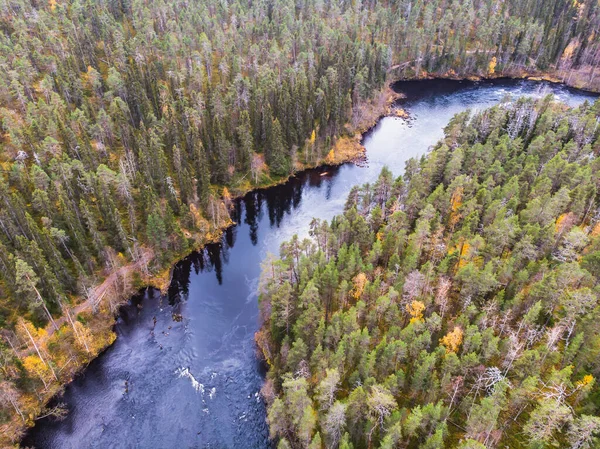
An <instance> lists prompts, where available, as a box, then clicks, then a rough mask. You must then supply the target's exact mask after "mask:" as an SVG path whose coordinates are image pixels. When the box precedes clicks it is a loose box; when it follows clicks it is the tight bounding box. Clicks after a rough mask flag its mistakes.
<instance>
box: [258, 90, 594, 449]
mask: <svg viewBox="0 0 600 449" xmlns="http://www.w3.org/2000/svg"><path fill="white" fill-rule="evenodd" d="M598 117H600V101H597V102H596V103H595V104H594V105H590V104H589V103H586V104H584V105H583V106H581V107H580V108H578V109H568V108H567V107H566V106H564V105H562V104H560V103H554V102H553V100H552V99H551V98H550V97H546V98H545V99H543V100H539V101H534V100H531V99H519V100H517V101H508V102H504V103H501V104H499V105H497V106H494V107H492V108H491V109H487V110H485V111H483V112H479V113H477V114H475V115H470V114H469V112H465V113H461V114H458V115H456V116H455V117H454V118H453V119H452V121H451V122H450V123H449V124H448V126H447V127H446V128H445V130H444V131H445V137H444V139H443V140H442V141H440V142H439V143H438V144H437V145H436V146H435V148H434V149H433V150H432V151H431V152H430V153H428V154H427V155H426V156H423V158H422V159H420V160H415V159H412V160H410V161H409V162H408V163H407V167H406V172H405V174H404V175H403V176H400V177H398V178H395V179H394V177H393V176H392V173H391V172H390V171H389V170H388V169H384V170H383V171H382V172H381V174H380V176H379V179H378V180H377V182H375V183H374V184H372V185H364V186H362V187H355V188H354V189H353V190H352V192H351V194H350V195H349V197H348V199H347V202H346V205H345V211H344V213H343V215H340V216H337V217H335V218H334V219H333V220H332V221H331V223H327V222H324V221H319V220H314V221H313V222H312V224H311V229H310V238H306V239H303V240H300V239H298V238H297V237H294V238H293V239H292V240H290V241H288V242H286V243H284V244H282V246H281V258H280V259H275V258H273V257H271V258H270V259H267V260H266V261H265V262H264V265H263V272H262V277H261V286H260V291H261V297H260V308H261V316H262V319H263V322H264V324H263V327H262V328H261V330H260V332H259V333H258V334H257V335H256V341H257V342H258V344H259V346H260V348H261V350H262V353H263V354H264V357H265V359H266V361H267V363H268V364H269V368H270V369H269V374H268V378H267V383H266V384H265V386H264V387H263V395H264V396H265V398H266V399H267V401H268V404H269V411H268V422H269V426H270V432H271V436H272V437H273V438H274V439H276V441H278V445H277V448H278V449H287V448H309V449H320V448H323V447H327V448H340V449H349V448H354V449H362V448H381V449H384V448H386V449H387V448H421V449H434V448H435V449H442V448H460V449H484V448H505V447H506V448H514V449H517V448H536V449H542V448H551V447H561V448H578V449H592V448H597V447H599V445H600V388H599V387H598V383H597V380H596V379H597V378H598V376H600V324H599V323H600V302H599V299H600V283H599V280H600V208H599V205H598V200H599V197H598V189H599V187H600V184H599V180H600V158H599V157H598V150H599V148H600V133H599V130H598Z"/></svg>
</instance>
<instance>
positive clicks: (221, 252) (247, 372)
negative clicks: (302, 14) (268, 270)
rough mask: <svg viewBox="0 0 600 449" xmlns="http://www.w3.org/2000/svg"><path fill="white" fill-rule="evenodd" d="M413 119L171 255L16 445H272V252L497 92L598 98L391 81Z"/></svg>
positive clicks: (52, 448) (61, 448)
mask: <svg viewBox="0 0 600 449" xmlns="http://www.w3.org/2000/svg"><path fill="white" fill-rule="evenodd" d="M394 87H395V89H397V90H398V91H402V92H404V93H405V94H406V99H405V100H403V101H402V103H403V107H404V108H405V109H407V110H408V111H409V113H410V115H411V120H409V121H405V120H403V119H400V118H392V117H388V118H384V119H382V120H381V121H380V122H379V123H378V124H377V126H376V127H375V128H374V129H373V130H371V131H370V132H369V133H368V134H367V135H366V136H365V139H364V145H365V147H366V149H367V158H368V164H367V165H366V166H364V167H358V166H355V165H352V164H347V165H343V166H341V167H337V168H321V169H317V170H310V171H307V172H305V173H302V174H300V175H299V176H298V177H296V178H294V179H292V180H290V181H289V182H288V183H286V184H285V185H281V186H277V187H273V188H270V189H266V190H261V191H258V192H254V193H250V194H248V195H247V196H246V197H245V198H244V199H242V200H240V201H238V202H237V203H236V207H235V211H234V215H235V216H234V219H235V220H236V221H237V222H238V224H237V225H236V226H234V227H232V228H230V229H229V230H228V231H227V232H226V233H225V235H224V236H223V240H222V242H221V243H220V244H215V245H209V246H208V247H207V248H205V249H204V250H203V251H201V252H199V253H195V254H192V255H190V256H189V257H187V258H186V259H184V260H182V261H181V262H179V263H178V264H177V265H176V267H175V269H174V274H173V281H172V284H171V286H170V288H169V292H168V295H166V296H161V295H160V294H159V292H157V291H155V290H152V289H150V290H147V291H146V292H144V293H143V294H142V295H139V296H137V297H135V298H133V299H132V301H131V304H130V305H129V306H128V307H125V308H124V309H123V313H122V314H121V316H120V318H119V320H118V323H117V325H116V332H117V334H118V338H117V340H116V342H115V343H114V344H113V345H112V347H110V348H109V349H108V350H107V351H106V352H104V353H103V354H102V355H101V356H100V357H98V358H97V359H96V360H95V361H93V362H92V363H91V365H90V366H89V367H88V368H87V369H86V370H85V372H84V373H82V375H80V376H79V377H78V378H77V379H76V380H75V381H74V382H73V383H72V384H71V385H69V386H68V387H67V389H66V392H65V394H64V398H62V399H61V401H62V402H65V403H66V404H67V406H68V408H69V415H68V417H67V418H66V419H65V420H64V421H62V422H54V421H51V420H49V419H44V420H41V421H39V422H38V424H37V425H36V427H35V428H34V429H32V430H31V431H30V432H29V434H28V435H27V437H26V439H25V440H24V442H23V444H24V445H28V446H31V447H34V446H35V447H37V448H47V449H70V448H73V449H85V448H103V449H105V448H161V449H168V448H215V449H230V448H231V449H233V448H235V449H259V448H261V449H266V448H269V447H270V446H269V440H268V428H267V425H266V423H265V407H264V404H263V403H262V401H261V399H260V397H259V394H258V392H259V390H260V387H261V384H262V381H263V377H264V372H263V370H262V367H261V365H260V363H259V362H258V361H257V358H256V352H255V351H256V349H255V346H254V341H253V336H254V333H255V332H256V330H257V329H258V326H259V323H258V304H257V297H256V289H257V284H258V276H259V274H260V264H261V261H262V260H263V259H264V258H265V256H266V254H267V253H268V252H271V253H277V252H278V249H279V245H280V244H281V243H282V242H283V241H284V240H286V239H288V238H290V237H291V236H292V235H293V234H295V233H297V234H300V235H303V236H304V235H306V234H307V233H308V227H309V223H310V221H311V220H312V218H313V217H318V218H322V219H331V218H332V217H333V216H334V215H336V214H338V213H340V212H341V211H342V210H343V205H344V203H345V200H346V196H347V194H348V192H349V191H350V189H351V187H352V186H354V185H357V184H363V183H365V182H373V181H374V180H375V179H376V178H377V175H378V174H379V172H380V170H381V168H382V167H383V166H384V165H387V166H388V167H389V168H390V169H391V170H392V172H393V173H394V174H395V175H400V174H402V172H403V170H404V166H405V163H406V161H407V160H408V159H409V158H411V157H415V156H420V155H422V154H424V153H426V152H427V150H428V148H429V147H430V146H432V145H434V144H435V143H436V142H437V140H439V139H440V138H441V137H442V135H443V127H444V126H445V125H446V124H447V123H448V121H449V120H450V118H451V117H452V116H453V115H454V114H456V113H458V112H462V111H464V110H466V109H468V108H470V109H480V108H483V107H486V106H489V105H492V104H494V103H497V102H498V101H499V100H501V99H502V98H503V97H504V96H505V95H512V96H520V95H530V96H536V97H539V96H543V95H546V94H548V93H553V94H554V95H556V97H557V98H558V99H559V100H561V101H564V102H567V103H568V104H570V105H578V104H580V103H582V102H584V101H586V100H590V101H593V100H594V99H595V96H593V95H591V94H587V93H584V92H581V91H577V90H574V89H569V88H566V87H564V86H561V85H554V84H549V83H543V82H531V81H509V80H500V81H493V82H482V83H473V82H456V81H439V80H436V81H419V82H402V83H397V84H396V85H395V86H394Z"/></svg>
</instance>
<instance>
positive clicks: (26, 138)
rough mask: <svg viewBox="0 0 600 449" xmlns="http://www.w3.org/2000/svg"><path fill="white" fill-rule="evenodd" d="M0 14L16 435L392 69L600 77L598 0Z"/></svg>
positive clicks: (348, 139) (364, 114)
mask: <svg viewBox="0 0 600 449" xmlns="http://www.w3.org/2000/svg"><path fill="white" fill-rule="evenodd" d="M0 29H1V30H2V32H1V33H0V37H1V39H0V47H1V51H0V59H1V61H0V62H1V63H0V74H1V75H2V76H0V205H1V207H0V337H1V338H0V357H1V358H0V362H1V365H0V445H2V446H10V445H16V444H18V440H19V438H20V436H21V434H22V432H23V430H24V429H25V428H26V426H27V425H30V424H32V423H33V422H34V421H35V419H36V417H38V416H43V415H46V414H51V415H56V416H60V415H62V414H63V413H64V410H62V409H60V408H56V409H53V410H47V409H46V408H45V404H46V403H47V400H48V398H50V397H52V396H54V395H55V394H56V393H57V392H58V391H59V390H60V389H61V388H62V385H63V384H64V383H65V382H66V381H68V380H70V379H72V378H73V376H74V373H76V372H78V370H79V368H80V367H81V366H84V365H85V364H86V363H88V362H89V360H91V359H93V358H94V357H95V356H96V355H97V354H98V353H99V352H101V351H102V350H103V349H104V348H105V347H107V346H108V345H109V344H110V343H112V341H114V338H115V337H114V332H113V331H112V323H113V322H114V314H115V313H116V310H117V308H118V305H119V304H120V303H121V301H123V300H126V299H127V297H129V294H130V293H131V292H135V291H138V290H139V289H140V288H141V287H142V286H144V285H148V284H150V285H155V286H156V287H158V288H163V289H164V288H165V286H166V285H167V283H168V282H169V273H170V266H171V265H172V263H173V262H174V261H176V260H179V259H180V258H182V257H183V256H184V255H185V254H188V253H189V252H190V251H192V250H193V249H195V248H198V247H200V246H201V245H203V244H206V243H207V242H210V241H215V240H218V239H219V237H220V232H221V229H222V228H224V227H227V226H230V225H231V219H230V216H229V213H228V208H229V206H230V205H231V203H232V201H233V198H235V197H238V196H240V195H241V194H243V193H245V192H247V191H250V190H251V189H253V188H260V187H266V186H269V185H273V184H276V183H279V182H283V181H284V180H285V179H287V178H288V176H289V175H291V174H293V173H294V172H297V171H298V170H302V169H305V168H308V167H314V166H317V165H319V164H321V163H325V164H338V163H342V162H344V161H346V160H351V159H353V158H356V157H358V156H359V155H360V153H361V152H362V148H361V145H360V136H361V135H362V132H363V131H366V130H367V129H369V128H370V127H371V126H372V125H374V124H375V123H376V119H377V118H378V117H379V116H380V115H381V114H382V111H384V112H385V109H386V107H387V101H388V99H389V95H391V92H390V90H389V88H388V87H386V83H387V82H388V80H390V79H394V80H398V79H420V78H428V77H434V76H436V75H439V77H441V78H467V77H468V76H477V77H484V78H485V77H496V76H499V75H500V74H503V75H515V76H517V75H518V76H519V77H520V76H522V75H525V74H535V75H538V74H539V73H546V74H548V75H547V76H548V77H549V78H552V79H554V78H556V79H560V80H563V81H565V82H566V83H567V84H573V85H581V84H585V83H587V88H588V89H591V90H600V82H599V77H597V76H596V73H595V72H596V69H595V68H596V67H598V66H600V40H598V39H597V36H598V35H599V33H600V4H598V2H595V1H587V2H580V1H575V2H570V1H564V0H504V1H501V2H499V1H475V2H464V1H462V0H431V1H427V2H422V1H416V0H407V1H403V2H385V1H382V2H330V1H328V0H314V1H313V0H309V1H305V2H293V1H290V0H277V1H275V0H265V1H261V2H245V1H238V0H228V1H227V2H223V1H221V0H206V1H202V2H188V1H185V0H173V1H168V2H166V1H163V0H152V1H141V0H131V1H111V0H98V1H90V0H67V1H64V2H58V1H56V0H48V1H33V0H4V1H3V2H2V5H1V7H0ZM390 69H391V70H390ZM375 93H376V94H375ZM392 112H394V113H396V112H395V111H392ZM400 114H402V113H401V112H400ZM340 136H345V137H340ZM152 255H153V257H151V256H152ZM103 279H104V281H101V280H103ZM103 282H104V283H103ZM124 293H127V295H126V297H125V298H122V297H121V295H123V294H124ZM82 300H83V301H84V303H85V304H87V303H89V304H90V305H89V306H82V305H81V304H82V302H81V301H82ZM93 312H95V313H93Z"/></svg>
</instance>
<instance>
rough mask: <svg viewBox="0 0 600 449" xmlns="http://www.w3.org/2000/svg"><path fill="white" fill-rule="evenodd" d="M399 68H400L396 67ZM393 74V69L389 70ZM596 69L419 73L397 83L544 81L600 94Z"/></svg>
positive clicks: (399, 78) (599, 83)
mask: <svg viewBox="0 0 600 449" xmlns="http://www.w3.org/2000/svg"><path fill="white" fill-rule="evenodd" d="M396 68H400V66H396ZM391 71H392V72H393V69H392V70H391ZM596 72H597V69H596V68H594V67H591V66H586V67H581V68H577V69H572V70H569V71H566V70H559V69H551V70H548V71H543V72H542V71H537V70H523V69H509V70H500V71H494V72H493V73H490V72H488V73H477V74H470V75H465V74H457V73H456V72H454V71H452V70H450V71H447V72H421V73H411V74H410V76H403V75H398V76H397V79H398V81H418V80H435V79H443V80H453V81H465V80H468V81H487V80H499V79H510V80H529V81H545V82H548V83H552V84H559V85H564V86H567V87H570V88H573V89H578V90H583V91H586V92H592V93H600V77H597V76H595V74H596Z"/></svg>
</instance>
